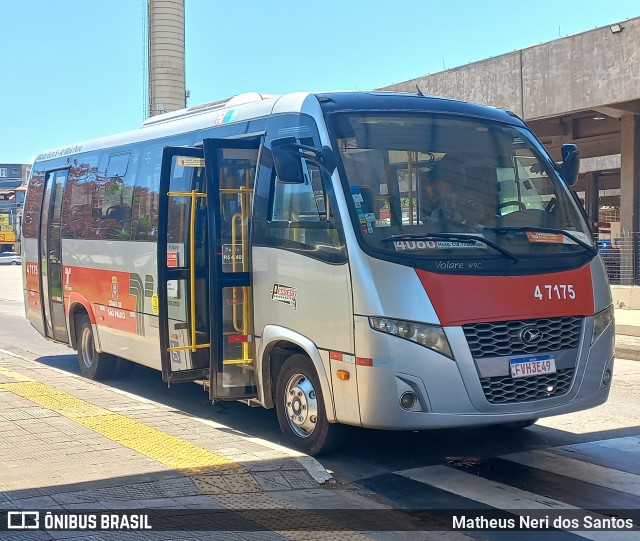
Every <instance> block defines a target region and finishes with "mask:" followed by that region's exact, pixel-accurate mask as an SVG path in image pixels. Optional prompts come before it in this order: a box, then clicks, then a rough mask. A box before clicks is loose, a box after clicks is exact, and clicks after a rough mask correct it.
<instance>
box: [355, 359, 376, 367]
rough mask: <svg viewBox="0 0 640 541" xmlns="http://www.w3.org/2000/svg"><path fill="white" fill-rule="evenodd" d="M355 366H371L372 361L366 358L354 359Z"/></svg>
mask: <svg viewBox="0 0 640 541" xmlns="http://www.w3.org/2000/svg"><path fill="white" fill-rule="evenodd" d="M356 364H357V365H358V366H373V359H368V358H366V357H356Z"/></svg>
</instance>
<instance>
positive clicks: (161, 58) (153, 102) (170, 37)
mask: <svg viewBox="0 0 640 541" xmlns="http://www.w3.org/2000/svg"><path fill="white" fill-rule="evenodd" d="M147 9H148V12H147V13H148V21H149V29H148V36H149V73H148V77H149V110H148V112H147V114H148V116H153V115H157V114H160V113H170V112H171V111H177V110H179V109H184V108H185V107H186V99H185V92H186V86H185V60H184V0H147Z"/></svg>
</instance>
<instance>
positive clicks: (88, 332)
mask: <svg viewBox="0 0 640 541" xmlns="http://www.w3.org/2000/svg"><path fill="white" fill-rule="evenodd" d="M76 329H77V330H76V344H77V345H78V364H79V365H80V372H81V373H82V375H83V376H84V377H85V378H89V379H93V380H101V379H106V378H108V377H109V376H110V375H111V372H112V371H113V366H114V358H113V357H112V356H111V355H108V354H107V353H98V352H97V351H96V346H95V341H94V339H93V328H92V326H91V320H90V319H89V316H88V315H87V314H82V316H80V319H79V320H78V324H77V326H76Z"/></svg>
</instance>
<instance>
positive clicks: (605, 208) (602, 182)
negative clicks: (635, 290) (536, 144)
mask: <svg viewBox="0 0 640 541" xmlns="http://www.w3.org/2000/svg"><path fill="white" fill-rule="evenodd" d="M417 88H420V90H421V91H422V92H423V93H424V94H431V95H435V96H443V97H448V98H455V99H460V100H466V101H474V102H478V103H484V104H488V105H494V106H496V107H501V108H503V109H508V110H510V111H513V112H515V113H516V114H518V115H519V116H520V117H522V118H523V119H524V120H526V121H527V122H528V123H529V125H530V126H531V127H532V128H533V130H534V131H535V132H536V134H537V135H538V137H539V138H540V139H541V141H542V142H543V143H544V144H545V146H546V147H547V148H548V149H549V151H550V152H551V154H552V156H553V157H554V159H556V160H560V147H561V145H562V144H563V143H568V142H572V143H576V144H577V145H578V147H579V148H580V153H581V156H582V160H581V165H580V171H581V174H580V179H579V181H578V185H577V187H576V191H577V192H578V193H579V195H580V196H581V197H582V198H583V199H584V201H585V206H586V208H587V211H588V212H589V215H590V217H591V218H592V220H593V221H594V222H595V221H597V220H598V219H600V220H605V221H608V222H612V227H611V236H612V237H614V238H621V240H620V241H619V244H620V245H621V248H623V249H622V252H623V253H622V260H621V264H620V266H621V269H619V270H620V271H621V272H620V275H619V280H620V281H621V282H623V283H628V284H640V272H639V269H638V237H639V233H638V232H639V231H640V221H639V220H640V211H639V208H640V17H636V18H633V19H629V20H626V21H624V22H621V23H616V24H612V25H610V26H604V27H602V28H596V29H595V30H590V31H588V32H584V33H581V34H577V35H573V36H569V37H566V38H561V39H557V40H554V41H551V42H548V43H543V44H541V45H536V46H534V47H529V48H527V49H522V50H519V51H515V52H512V53H508V54H504V55H501V56H498V57H495V58H489V59H486V60H482V61H480V62H474V63H472V64H468V65H466V66H462V67H458V68H454V69H450V70H446V71H442V72H439V73H435V74H432V75H425V76H424V77H418V78H417V79H411V80H409V81H404V82H401V83H397V84H394V85H390V86H387V87H383V88H381V89H380V90H399V91H405V92H416V91H417Z"/></svg>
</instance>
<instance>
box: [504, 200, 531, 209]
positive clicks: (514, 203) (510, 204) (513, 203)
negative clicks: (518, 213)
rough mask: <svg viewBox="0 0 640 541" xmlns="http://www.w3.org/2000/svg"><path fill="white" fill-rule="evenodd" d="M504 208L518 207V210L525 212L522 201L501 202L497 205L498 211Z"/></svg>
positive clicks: (525, 207)
mask: <svg viewBox="0 0 640 541" xmlns="http://www.w3.org/2000/svg"><path fill="white" fill-rule="evenodd" d="M504 207H518V209H520V210H527V206H526V205H525V204H524V203H523V202H522V201H503V202H502V203H500V204H499V205H498V210H500V209H503V208H504Z"/></svg>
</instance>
